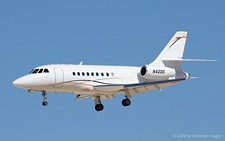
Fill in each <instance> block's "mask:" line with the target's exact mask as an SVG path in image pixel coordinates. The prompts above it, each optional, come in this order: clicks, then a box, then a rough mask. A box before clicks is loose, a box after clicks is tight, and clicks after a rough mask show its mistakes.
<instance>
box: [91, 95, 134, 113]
mask: <svg viewBox="0 0 225 141" xmlns="http://www.w3.org/2000/svg"><path fill="white" fill-rule="evenodd" d="M125 97H126V98H125V99H123V100H122V105H123V106H124V107H126V106H130V104H131V101H130V99H129V98H128V97H127V96H125ZM94 101H95V110H96V111H102V110H103V109H104V106H103V104H102V103H101V100H100V96H95V99H94Z"/></svg>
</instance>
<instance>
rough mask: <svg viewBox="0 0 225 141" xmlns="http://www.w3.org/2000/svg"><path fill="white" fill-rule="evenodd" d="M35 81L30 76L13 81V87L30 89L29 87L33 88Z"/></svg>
mask: <svg viewBox="0 0 225 141" xmlns="http://www.w3.org/2000/svg"><path fill="white" fill-rule="evenodd" d="M33 81H34V79H33V78H31V77H28V76H23V77H20V78H18V79H16V80H15V81H13V83H12V84H13V85H14V86H16V87H18V88H29V86H32V84H33Z"/></svg>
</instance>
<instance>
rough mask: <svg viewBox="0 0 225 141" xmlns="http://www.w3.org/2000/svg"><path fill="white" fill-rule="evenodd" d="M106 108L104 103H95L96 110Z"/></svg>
mask: <svg viewBox="0 0 225 141" xmlns="http://www.w3.org/2000/svg"><path fill="white" fill-rule="evenodd" d="M103 109H104V106H103V105H102V104H96V105H95V110H96V111H102V110H103Z"/></svg>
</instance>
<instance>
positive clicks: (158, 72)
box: [140, 65, 176, 79]
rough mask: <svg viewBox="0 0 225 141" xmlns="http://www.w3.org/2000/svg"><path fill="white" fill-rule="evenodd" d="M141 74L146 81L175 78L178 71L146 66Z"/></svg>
mask: <svg viewBox="0 0 225 141" xmlns="http://www.w3.org/2000/svg"><path fill="white" fill-rule="evenodd" d="M140 74H141V76H142V77H144V78H146V79H167V78H169V77H174V76H175V75H176V71H175V70H174V69H171V68H167V67H158V66H149V65H145V66H143V67H142V68H141V71H140Z"/></svg>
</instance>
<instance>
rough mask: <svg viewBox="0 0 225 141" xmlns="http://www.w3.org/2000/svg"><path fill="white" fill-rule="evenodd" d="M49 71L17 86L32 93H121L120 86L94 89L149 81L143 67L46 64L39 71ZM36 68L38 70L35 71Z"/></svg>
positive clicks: (17, 82) (24, 80) (20, 79)
mask: <svg viewBox="0 0 225 141" xmlns="http://www.w3.org/2000/svg"><path fill="white" fill-rule="evenodd" d="M35 69H36V70H37V69H38V71H40V69H43V70H44V69H48V71H49V72H47V73H44V72H43V71H42V72H41V73H38V71H37V72H36V73H32V72H31V73H30V74H27V75H25V76H23V77H21V78H18V79H17V80H15V81H14V82H13V83H14V85H15V86H17V87H20V88H23V89H27V90H29V91H37V90H41V91H50V92H73V93H77V94H95V93H100V92H101V93H105V94H108V93H120V91H119V90H120V89H121V88H120V87H119V86H118V87H116V86H115V87H110V88H106V89H100V90H98V89H93V86H96V85H106V84H107V85H108V84H109V85H118V84H134V83H140V82H145V81H149V80H147V79H145V78H143V77H141V76H140V74H139V72H140V67H129V66H98V65H45V66H40V67H37V68H35ZM35 69H34V70H35Z"/></svg>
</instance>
